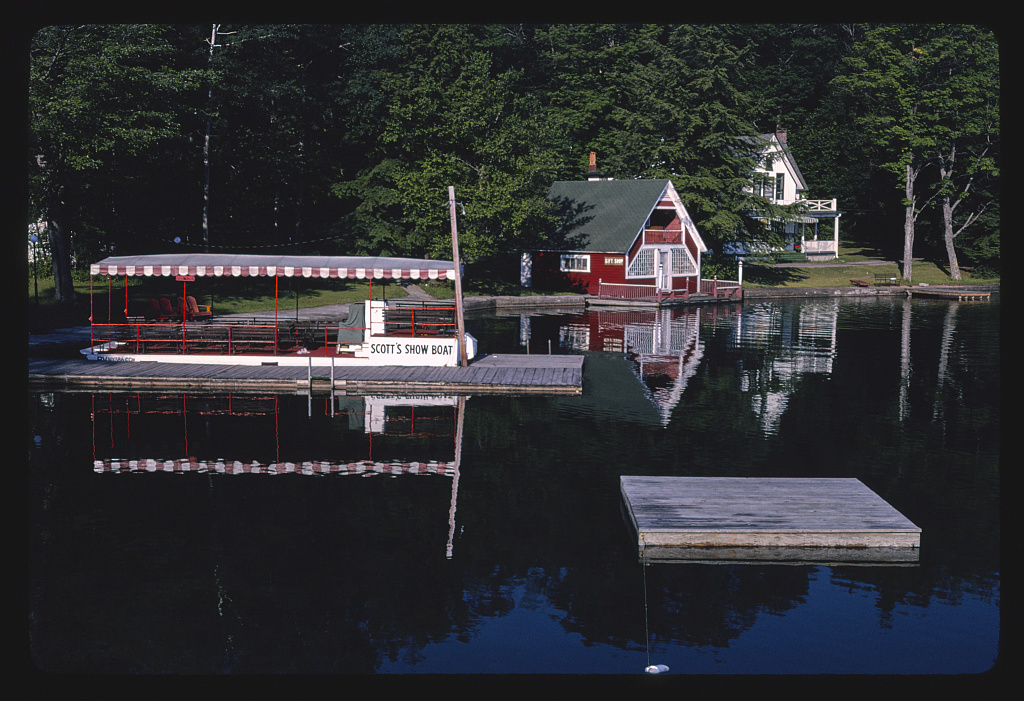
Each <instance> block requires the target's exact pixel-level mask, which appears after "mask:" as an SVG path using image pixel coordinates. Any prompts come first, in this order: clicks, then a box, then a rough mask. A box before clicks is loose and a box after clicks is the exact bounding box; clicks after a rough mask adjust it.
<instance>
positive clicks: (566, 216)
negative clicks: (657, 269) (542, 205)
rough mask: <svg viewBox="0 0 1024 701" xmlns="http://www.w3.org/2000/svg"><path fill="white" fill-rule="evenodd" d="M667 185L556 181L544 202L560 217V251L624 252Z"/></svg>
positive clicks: (607, 181) (661, 182)
mask: <svg viewBox="0 0 1024 701" xmlns="http://www.w3.org/2000/svg"><path fill="white" fill-rule="evenodd" d="M668 184H669V181H668V180H666V179H660V180H559V181H557V182H555V183H554V184H553V185H552V186H551V189H549V190H548V195H547V199H548V201H550V202H551V203H552V204H553V205H554V207H555V211H556V212H557V213H558V214H559V216H560V217H561V220H562V222H561V225H560V228H559V231H558V235H559V237H560V239H559V240H560V243H561V246H560V248H562V249H563V250H569V251H594V252H625V251H626V250H628V249H629V246H630V244H632V243H633V241H634V240H635V239H636V237H637V234H639V233H640V230H641V229H642V228H643V226H644V224H645V223H646V222H647V217H649V216H650V214H651V211H653V210H654V207H655V206H656V205H657V204H658V201H659V200H660V198H661V195H662V193H664V192H665V188H666V187H668Z"/></svg>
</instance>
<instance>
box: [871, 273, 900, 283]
mask: <svg viewBox="0 0 1024 701" xmlns="http://www.w3.org/2000/svg"><path fill="white" fill-rule="evenodd" d="M875 284H876V285H897V284H899V278H898V277H897V276H896V275H875Z"/></svg>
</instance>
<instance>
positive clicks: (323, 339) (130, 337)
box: [92, 303, 455, 355]
mask: <svg viewBox="0 0 1024 701" xmlns="http://www.w3.org/2000/svg"><path fill="white" fill-rule="evenodd" d="M339 329H358V330H359V331H360V333H361V334H365V333H366V331H367V327H365V326H346V325H344V324H338V323H332V322H327V321H322V320H297V321H295V320H289V321H281V320H279V321H278V322H277V323H276V324H275V323H274V321H272V320H271V321H265V320H260V319H258V318H256V317H253V318H249V319H234V320H232V321H230V322H217V321H213V322H202V323H190V322H185V323H182V322H177V323H168V322H154V321H149V320H138V319H130V320H129V321H127V322H124V323H116V322H115V323H95V324H93V325H92V346H93V347H100V346H104V347H106V349H108V350H111V351H113V350H116V351H117V352H119V353H134V354H138V355H145V354H151V353H152V354H181V355H199V354H203V355H206V354H209V355H276V354H279V353H289V352H298V351H300V350H301V349H303V348H305V349H307V350H315V349H317V348H321V347H323V348H330V347H332V346H334V345H337V344H336V343H335V339H336V338H337V335H338V331H339ZM454 334H455V311H454V306H452V305H445V304H443V303H442V304H440V305H434V304H430V303H428V304H424V305H408V304H406V305H402V306H399V307H394V308H392V307H388V309H387V310H386V315H385V322H384V335H386V336H411V337H437V336H450V335H454Z"/></svg>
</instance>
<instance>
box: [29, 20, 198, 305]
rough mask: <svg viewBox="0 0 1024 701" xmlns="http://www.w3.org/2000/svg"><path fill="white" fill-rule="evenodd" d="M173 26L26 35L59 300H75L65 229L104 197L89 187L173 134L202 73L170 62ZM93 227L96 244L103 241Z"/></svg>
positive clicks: (122, 171)
mask: <svg viewBox="0 0 1024 701" xmlns="http://www.w3.org/2000/svg"><path fill="white" fill-rule="evenodd" d="M171 34H172V32H171V30H170V28H168V27H161V26H153V25H83V26H55V27H46V28H44V29H42V30H40V31H39V32H37V33H36V34H35V36H34V37H33V38H32V42H31V46H30V79H29V123H30V141H29V154H28V157H29V173H30V178H29V183H30V196H31V198H32V201H33V209H34V210H36V211H39V212H40V214H41V216H42V218H43V219H44V221H45V222H46V228H47V233H48V236H49V242H50V250H51V253H52V259H53V272H54V283H55V286H54V287H55V297H56V299H57V300H58V301H59V302H62V303H69V302H72V301H73V300H74V289H73V285H72V277H71V268H72V256H73V253H74V249H73V243H74V242H73V241H72V234H73V232H75V231H81V230H86V229H88V226H89V221H88V217H89V216H90V215H95V213H96V211H97V209H98V208H102V207H103V206H104V203H103V202H94V201H88V199H87V198H86V193H87V191H88V190H89V188H90V187H93V188H95V187H96V185H97V183H99V182H100V181H102V180H103V178H104V177H105V178H112V177H114V176H115V175H117V176H118V177H119V178H120V179H121V180H124V181H127V180H130V179H131V177H132V175H133V167H134V166H135V165H136V164H137V163H138V161H139V159H141V158H142V157H144V156H147V155H150V154H151V153H152V150H153V149H154V148H156V147H157V146H158V145H159V144H161V143H163V142H165V141H167V140H172V139H174V138H176V137H178V136H179V135H180V125H179V119H180V117H181V110H182V107H181V102H182V98H183V96H187V95H188V94H189V93H190V92H191V91H193V90H196V89H197V88H198V87H199V86H200V84H201V78H202V75H203V74H202V71H201V70H198V69H195V68H193V67H189V66H188V65H179V64H178V63H177V59H178V58H179V56H178V55H177V54H176V53H175V52H174V51H173V45H172V44H171V42H170V41H169V37H170V35H171ZM100 176H102V177H100ZM108 213H109V212H108ZM97 234H98V240H94V241H92V242H91V243H92V244H93V247H92V248H93V250H96V247H97V246H99V247H103V246H108V247H109V243H110V241H109V240H107V241H104V239H103V238H102V234H101V233H100V232H97ZM88 243H90V242H88V241H81V242H78V244H77V245H80V246H82V247H83V249H86V250H87V249H88V246H86V244H88Z"/></svg>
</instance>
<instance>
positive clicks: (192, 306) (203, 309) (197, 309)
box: [185, 296, 213, 320]
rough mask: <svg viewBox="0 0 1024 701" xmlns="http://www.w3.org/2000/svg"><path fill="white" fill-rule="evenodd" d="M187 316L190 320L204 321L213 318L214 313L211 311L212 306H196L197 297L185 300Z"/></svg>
mask: <svg viewBox="0 0 1024 701" xmlns="http://www.w3.org/2000/svg"><path fill="white" fill-rule="evenodd" d="M185 315H186V316H187V317H188V318H189V320H197V319H199V320H204V319H210V318H212V317H213V312H212V311H210V305H208V304H202V305H200V304H196V298H195V297H191V296H189V297H186V298H185Z"/></svg>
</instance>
